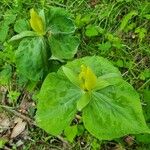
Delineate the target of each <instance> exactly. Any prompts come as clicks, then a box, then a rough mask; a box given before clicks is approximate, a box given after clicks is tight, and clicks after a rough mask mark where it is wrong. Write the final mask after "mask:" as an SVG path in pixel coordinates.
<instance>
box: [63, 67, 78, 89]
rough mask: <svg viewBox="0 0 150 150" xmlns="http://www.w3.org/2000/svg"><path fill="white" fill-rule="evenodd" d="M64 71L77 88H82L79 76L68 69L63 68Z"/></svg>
mask: <svg viewBox="0 0 150 150" xmlns="http://www.w3.org/2000/svg"><path fill="white" fill-rule="evenodd" d="M62 70H63V72H64V74H65V75H66V77H67V78H68V79H69V80H70V81H71V82H72V83H73V84H74V85H76V86H77V87H80V82H79V79H78V75H77V74H75V73H74V72H73V71H72V70H71V69H69V68H67V67H64V66H63V67H62Z"/></svg>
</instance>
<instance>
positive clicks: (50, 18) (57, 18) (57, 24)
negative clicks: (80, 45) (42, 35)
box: [46, 7, 75, 34]
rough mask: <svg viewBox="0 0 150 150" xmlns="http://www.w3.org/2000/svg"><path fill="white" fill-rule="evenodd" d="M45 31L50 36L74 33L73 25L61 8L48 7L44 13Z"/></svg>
mask: <svg viewBox="0 0 150 150" xmlns="http://www.w3.org/2000/svg"><path fill="white" fill-rule="evenodd" d="M46 18H47V23H46V24H47V30H48V31H50V32H51V33H52V34H60V33H61V34H70V33H73V32H74V31H75V25H74V23H73V21H72V20H71V19H70V16H69V15H68V14H67V12H66V11H65V10H64V9H62V8H57V7H50V9H49V11H48V12H47V13H46Z"/></svg>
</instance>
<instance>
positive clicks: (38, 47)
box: [16, 37, 48, 81]
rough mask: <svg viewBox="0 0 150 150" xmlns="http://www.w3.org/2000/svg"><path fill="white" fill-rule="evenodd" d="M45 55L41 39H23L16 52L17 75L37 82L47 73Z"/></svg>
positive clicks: (44, 47)
mask: <svg viewBox="0 0 150 150" xmlns="http://www.w3.org/2000/svg"><path fill="white" fill-rule="evenodd" d="M47 60H48V58H47V54H46V46H45V43H44V40H43V38H41V37H33V38H25V39H23V40H22V41H21V42H20V44H19V47H18V49H17V51H16V65H17V70H18V72H19V74H21V75H22V76H24V77H26V78H27V79H29V80H33V81H37V80H39V79H40V78H42V77H43V75H44V73H45V72H46V71H47Z"/></svg>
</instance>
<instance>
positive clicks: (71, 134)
mask: <svg viewBox="0 0 150 150" xmlns="http://www.w3.org/2000/svg"><path fill="white" fill-rule="evenodd" d="M77 133H78V129H77V125H74V126H69V127H67V128H66V129H65V131H64V134H65V136H66V138H67V140H68V141H70V142H73V139H74V138H75V137H76V135H77Z"/></svg>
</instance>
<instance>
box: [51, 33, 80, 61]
mask: <svg viewBox="0 0 150 150" xmlns="http://www.w3.org/2000/svg"><path fill="white" fill-rule="evenodd" d="M48 40H49V45H50V48H51V52H52V57H54V58H57V59H60V60H61V59H71V58H73V56H74V55H75V53H76V52H77V48H78V46H79V39H78V38H77V37H74V36H71V35H62V34H60V35H52V36H51V37H49V39H48Z"/></svg>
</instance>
